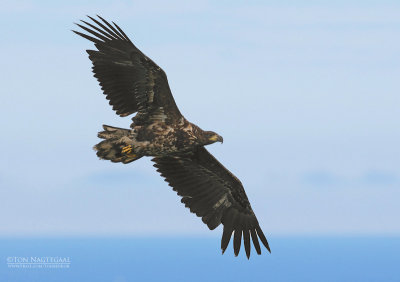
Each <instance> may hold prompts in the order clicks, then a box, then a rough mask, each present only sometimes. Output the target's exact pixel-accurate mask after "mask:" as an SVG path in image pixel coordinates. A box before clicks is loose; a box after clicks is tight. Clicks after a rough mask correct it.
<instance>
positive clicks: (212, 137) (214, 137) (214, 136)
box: [208, 134, 224, 143]
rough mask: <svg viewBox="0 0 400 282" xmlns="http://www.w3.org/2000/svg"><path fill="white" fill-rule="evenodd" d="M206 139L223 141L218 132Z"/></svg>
mask: <svg viewBox="0 0 400 282" xmlns="http://www.w3.org/2000/svg"><path fill="white" fill-rule="evenodd" d="M208 140H210V141H212V142H217V141H219V142H221V143H222V142H224V139H223V138H222V137H221V136H219V135H218V134H215V135H213V136H211V137H210V138H209V139H208Z"/></svg>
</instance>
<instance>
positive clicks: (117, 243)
mask: <svg viewBox="0 0 400 282" xmlns="http://www.w3.org/2000/svg"><path fill="white" fill-rule="evenodd" d="M270 245H271V248H272V254H271V255H270V254H265V255H262V256H252V257H251V258H250V260H249V261H248V260H247V259H246V258H245V256H244V253H241V254H240V255H239V257H237V258H235V257H234V256H233V251H232V246H231V245H230V246H229V250H227V253H226V254H225V255H223V256H222V255H221V254H220V251H219V239H218V238H207V239H204V238H195V237H188V238H122V239H121V238H101V239H99V238H84V239H77V238H74V239H70V238H66V239H55V238H50V239H45V238H43V239H0V261H1V264H0V281H120V282H122V281H400V238H385V237H373V238H371V237H360V238H355V237H354V238H343V237H340V238H334V237H331V238H323V237H307V238H305V237H301V238H289V237H288V238H270ZM31 257H33V258H31ZM43 257H53V261H56V262H65V264H64V265H63V266H64V268H50V267H59V266H57V265H56V266H52V265H51V264H46V265H44V266H42V268H39V267H40V266H38V265H39V264H40V262H39V264H31V266H30V267H31V268H22V267H21V266H18V267H15V266H9V264H8V263H12V262H24V261H26V260H27V259H28V260H31V261H30V262H32V259H33V261H35V259H41V258H43ZM50 260H51V259H50ZM68 260H69V261H70V264H69V267H68V268H67V267H66V266H67V265H68ZM49 265H50V266H49ZM12 267H14V268H12Z"/></svg>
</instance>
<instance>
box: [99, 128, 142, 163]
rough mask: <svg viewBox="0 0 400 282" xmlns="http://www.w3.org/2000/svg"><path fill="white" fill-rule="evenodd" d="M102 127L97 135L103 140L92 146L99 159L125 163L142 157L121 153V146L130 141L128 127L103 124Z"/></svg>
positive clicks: (128, 143)
mask: <svg viewBox="0 0 400 282" xmlns="http://www.w3.org/2000/svg"><path fill="white" fill-rule="evenodd" d="M103 129H104V131H100V132H99V133H98V135H97V136H98V137H99V138H101V139H105V140H103V141H101V142H100V143H98V144H97V145H95V146H94V147H93V149H94V150H95V151H96V154H97V156H98V157H99V158H100V159H103V160H110V161H112V162H114V163H117V162H122V163H124V164H127V163H130V162H133V161H135V160H137V159H140V158H141V157H142V156H135V155H132V154H124V153H122V148H123V147H125V146H127V145H130V143H131V142H132V139H130V130H129V129H124V128H118V127H113V126H109V125H103Z"/></svg>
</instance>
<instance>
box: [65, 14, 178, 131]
mask: <svg viewBox="0 0 400 282" xmlns="http://www.w3.org/2000/svg"><path fill="white" fill-rule="evenodd" d="M88 18H89V19H90V20H92V23H90V22H87V21H84V20H82V21H81V23H82V24H76V25H77V26H78V27H80V28H81V29H82V30H83V31H86V32H87V33H88V34H89V35H88V34H84V33H81V32H79V31H73V32H75V33H76V34H78V35H80V36H82V37H83V38H85V39H87V40H89V41H91V42H93V43H94V45H95V47H96V48H97V50H87V53H88V54H89V59H90V60H91V61H92V63H93V73H94V76H95V77H96V78H97V80H98V81H99V84H100V86H101V89H102V90H103V92H104V94H105V95H106V99H108V100H109V104H110V105H111V106H112V108H113V110H115V111H116V113H117V114H118V115H120V116H128V115H130V114H133V113H136V112H137V114H136V116H135V117H134V118H133V121H134V122H135V123H136V124H137V125H141V124H146V123H149V122H151V121H154V120H155V119H159V118H161V117H162V118H165V117H167V118H166V120H164V121H165V122H171V123H172V122H174V121H177V120H178V119H180V118H181V117H182V115H181V114H180V112H179V109H178V107H177V106H176V104H175V101H174V98H173V96H172V93H171V90H170V88H169V85H168V80H167V76H166V74H165V72H164V71H163V70H162V69H161V68H160V67H159V66H158V65H157V64H156V63H154V62H153V61H152V60H151V59H150V58H148V57H147V56H146V55H144V54H143V53H142V52H141V51H140V50H139V49H137V48H136V46H135V45H134V44H133V43H132V42H131V41H130V39H129V38H128V37H127V36H126V34H125V33H124V32H123V31H122V29H121V28H120V27H119V26H118V25H116V24H115V23H113V24H114V26H113V25H112V24H110V23H109V22H107V21H106V20H105V19H103V18H102V17H100V16H98V18H99V20H97V19H95V18H93V17H89V16H88Z"/></svg>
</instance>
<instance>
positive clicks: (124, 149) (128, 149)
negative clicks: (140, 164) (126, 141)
mask: <svg viewBox="0 0 400 282" xmlns="http://www.w3.org/2000/svg"><path fill="white" fill-rule="evenodd" d="M132 150H133V146H132V145H128V146H125V147H122V150H121V153H122V154H126V155H127V156H128V157H129V158H136V157H137V155H136V154H133V153H132Z"/></svg>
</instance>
